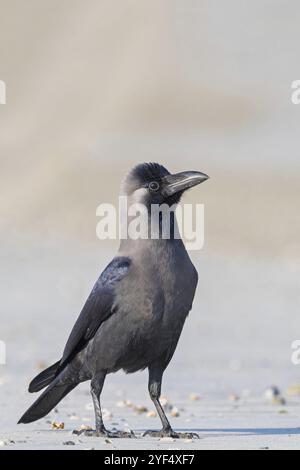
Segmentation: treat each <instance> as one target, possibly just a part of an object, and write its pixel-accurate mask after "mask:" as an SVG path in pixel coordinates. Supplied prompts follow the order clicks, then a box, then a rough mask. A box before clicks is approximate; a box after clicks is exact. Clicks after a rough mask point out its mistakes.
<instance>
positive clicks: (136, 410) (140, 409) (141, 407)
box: [133, 405, 148, 414]
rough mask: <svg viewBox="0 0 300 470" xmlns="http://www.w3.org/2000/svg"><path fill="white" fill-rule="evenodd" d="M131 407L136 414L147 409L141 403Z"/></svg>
mask: <svg viewBox="0 0 300 470" xmlns="http://www.w3.org/2000/svg"><path fill="white" fill-rule="evenodd" d="M133 409H134V411H135V412H136V413H137V414H143V413H147V411H148V408H146V406H143V405H137V406H135V407H134V408H133Z"/></svg>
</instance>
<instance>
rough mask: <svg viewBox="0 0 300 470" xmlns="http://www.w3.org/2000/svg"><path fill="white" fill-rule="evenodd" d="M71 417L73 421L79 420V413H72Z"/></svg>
mask: <svg viewBox="0 0 300 470" xmlns="http://www.w3.org/2000/svg"><path fill="white" fill-rule="evenodd" d="M69 419H70V420H71V421H77V420H78V419H79V416H77V415H70V416H69Z"/></svg>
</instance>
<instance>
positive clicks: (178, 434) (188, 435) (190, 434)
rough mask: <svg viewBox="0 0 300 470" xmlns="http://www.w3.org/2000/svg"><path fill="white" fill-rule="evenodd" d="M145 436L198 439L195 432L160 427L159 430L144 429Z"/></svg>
mask: <svg viewBox="0 0 300 470" xmlns="http://www.w3.org/2000/svg"><path fill="white" fill-rule="evenodd" d="M145 436H149V437H156V438H164V437H172V438H173V439H200V438H199V436H198V434H196V433H195V432H175V431H173V429H171V428H170V429H161V430H160V431H151V430H150V431H145V432H144V433H143V437H145Z"/></svg>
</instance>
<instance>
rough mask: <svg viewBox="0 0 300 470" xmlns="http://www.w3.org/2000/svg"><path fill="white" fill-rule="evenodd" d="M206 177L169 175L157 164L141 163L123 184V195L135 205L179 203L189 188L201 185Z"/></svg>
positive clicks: (187, 174) (197, 174)
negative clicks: (135, 203)
mask: <svg viewBox="0 0 300 470" xmlns="http://www.w3.org/2000/svg"><path fill="white" fill-rule="evenodd" d="M207 179H208V176H207V175H206V174H204V173H200V172H199V171H183V172H181V173H175V174H171V173H170V172H169V171H168V170H167V169H166V168H165V167H164V166H162V165H159V164H158V163H142V164H140V165H137V166H136V167H134V168H133V169H132V170H131V171H130V173H129V174H128V175H127V176H126V178H125V180H124V183H123V194H124V195H125V196H127V197H129V198H130V199H131V200H133V201H134V202H137V203H141V204H145V205H147V206H148V205H149V204H150V205H151V204H168V205H169V206H172V205H173V204H177V203H178V202H179V201H180V198H181V196H182V194H183V193H184V192H185V191H186V190H187V189H189V188H192V187H193V186H196V185H197V184H200V183H203V182H204V181H206V180H207Z"/></svg>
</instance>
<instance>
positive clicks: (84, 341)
mask: <svg viewBox="0 0 300 470" xmlns="http://www.w3.org/2000/svg"><path fill="white" fill-rule="evenodd" d="M207 178H208V176H207V175H205V174H203V173H200V172H196V171H187V172H182V173H177V174H170V173H169V171H168V170H167V169H166V168H164V167H163V166H162V165H159V164H157V163H145V164H140V165H138V166H136V167H135V168H134V169H133V170H132V171H131V172H130V173H129V174H128V175H127V177H126V178H125V181H124V185H123V190H124V194H125V195H126V196H127V197H128V205H130V204H131V203H132V202H139V203H143V204H144V205H145V206H146V207H147V208H148V215H149V218H150V214H151V211H150V208H151V205H152V204H160V205H161V204H163V203H164V204H168V206H173V204H177V203H178V202H179V200H180V198H181V196H182V194H183V193H184V191H185V190H187V189H188V188H191V187H193V186H195V185H197V184H199V183H202V182H203V181H205V180H206V179H207ZM158 223H159V224H160V228H161V227H162V219H161V217H160V218H159V222H158ZM175 223H176V219H173V223H172V224H171V225H172V228H173V229H174V224H175ZM160 234H161V232H160ZM172 234H173V236H172ZM161 235H162V234H161ZM197 282H198V274H197V271H196V269H195V267H194V266H193V264H192V262H191V260H190V258H189V256H188V253H187V251H186V249H185V247H184V244H183V242H182V240H181V239H180V238H178V237H175V236H174V230H173V232H172V230H171V237H170V238H169V239H164V238H163V237H162V236H160V237H158V239H150V238H148V239H137V240H132V239H123V240H122V241H121V244H120V248H119V251H118V253H117V256H116V257H115V258H114V259H113V260H112V262H111V263H110V264H109V265H108V266H107V267H106V269H105V270H104V271H103V273H102V274H101V275H100V277H99V279H98V280H97V282H96V283H95V285H94V287H93V290H92V292H91V294H90V295H89V297H88V299H87V301H86V303H85V305H84V307H83V309H82V311H81V313H80V316H79V318H78V320H77V322H76V323H75V326H74V328H73V330H72V332H71V335H70V337H69V339H68V341H67V344H66V347H65V349H64V352H63V356H62V358H61V359H60V360H59V361H58V362H56V363H55V364H53V365H52V366H51V367H49V368H48V369H46V370H45V371H43V372H42V373H40V374H39V375H38V376H37V377H35V379H33V381H32V382H31V383H30V385H29V392H38V391H40V390H42V389H43V388H45V387H46V386H47V388H46V390H45V391H44V392H43V393H42V395H41V396H40V397H39V398H38V399H37V400H36V402H35V403H34V404H33V405H32V406H31V407H30V408H29V409H28V410H27V411H26V413H25V414H24V415H23V416H22V418H21V419H20V421H19V423H30V422H32V421H36V420H38V419H40V418H42V417H44V416H45V415H47V414H48V413H49V412H50V411H51V410H52V409H53V408H54V407H55V406H56V405H57V403H58V402H60V400H62V398H64V397H65V396H66V395H67V394H68V393H69V392H70V391H71V390H73V389H74V388H75V387H76V386H77V385H78V384H79V383H80V382H84V381H86V380H90V381H91V394H92V398H93V403H94V408H95V417H96V429H95V431H90V432H86V433H87V434H88V435H97V436H111V437H121V436H125V435H126V434H125V433H122V432H120V431H117V432H113V433H112V432H109V431H107V430H106V428H105V427H104V424H103V420H102V414H101V406H100V395H101V391H102V388H103V384H104V380H105V377H106V375H107V374H109V373H111V372H116V371H118V370H120V369H123V370H124V371H125V372H126V373H132V372H136V371H138V370H142V369H145V368H148V371H149V384H148V389H149V394H150V397H151V399H152V401H153V403H154V405H155V407H156V410H157V412H158V415H159V417H160V419H161V422H162V430H161V431H147V432H146V434H148V435H151V436H158V437H162V436H171V437H182V436H183V435H182V434H178V433H175V432H174V431H173V430H172V428H171V425H170V423H169V421H168V419H167V417H166V415H165V413H164V410H163V408H162V406H161V404H160V401H159V398H160V392H161V382H162V376H163V373H164V371H165V369H166V367H167V366H168V364H169V362H170V360H171V359H172V356H173V354H174V351H175V349H176V346H177V343H178V340H179V337H180V334H181V331H182V328H183V325H184V322H185V319H186V317H187V315H188V313H189V311H190V310H191V308H192V302H193V299H194V294H195V290H196V286H197ZM186 435H187V434H184V436H186ZM189 435H190V434H189Z"/></svg>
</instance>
